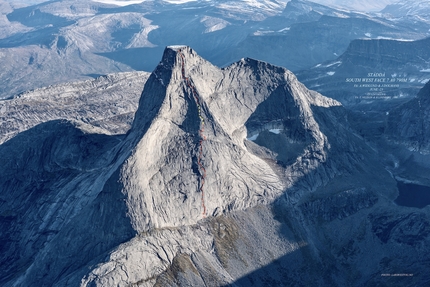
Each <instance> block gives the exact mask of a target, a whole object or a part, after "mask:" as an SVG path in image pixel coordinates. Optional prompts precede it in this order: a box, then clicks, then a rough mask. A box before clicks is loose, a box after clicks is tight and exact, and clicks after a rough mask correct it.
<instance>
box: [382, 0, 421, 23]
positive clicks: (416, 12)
mask: <svg viewBox="0 0 430 287" xmlns="http://www.w3.org/2000/svg"><path fill="white" fill-rule="evenodd" d="M381 12H382V13H386V14H390V15H391V16H392V17H396V18H403V17H415V18H416V19H419V20H421V21H428V15H430V3H429V2H428V1H423V0H418V1H416V0H414V1H411V0H403V1H397V2H395V3H392V4H390V5H387V7H385V8H384V9H383V10H382V11H381Z"/></svg>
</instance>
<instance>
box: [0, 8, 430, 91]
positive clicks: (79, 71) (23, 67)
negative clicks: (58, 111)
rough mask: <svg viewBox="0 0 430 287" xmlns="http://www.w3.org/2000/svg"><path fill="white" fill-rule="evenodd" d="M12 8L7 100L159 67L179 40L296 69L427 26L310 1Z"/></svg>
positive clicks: (413, 36) (418, 34) (415, 34)
mask: <svg viewBox="0 0 430 287" xmlns="http://www.w3.org/2000/svg"><path fill="white" fill-rule="evenodd" d="M405 5H409V4H407V3H405ZM14 7H15V6H12V5H10V2H6V1H4V0H3V1H2V2H0V12H1V15H0V16H1V17H0V26H1V27H3V28H4V29H1V31H0V64H1V66H2V67H3V69H2V71H1V72H0V81H1V82H2V83H3V85H2V86H1V88H0V98H8V97H11V96H13V95H16V94H18V93H21V92H24V91H26V90H29V89H34V88H38V87H43V86H46V85H50V84H55V83H60V82H65V81H70V80H76V79H86V78H88V77H92V76H97V75H100V74H108V73H115V72H121V71H132V70H144V71H152V70H153V69H154V68H155V66H156V64H157V59H158V58H159V57H160V56H161V54H162V52H163V49H164V47H165V46H167V45H170V44H172V43H184V44H188V45H191V46H193V47H195V49H196V50H198V51H199V52H200V53H201V55H203V56H204V57H206V58H208V59H209V60H210V61H212V62H213V63H215V64H217V65H219V66H225V65H227V64H229V63H231V62H234V61H236V60H238V59H240V58H242V57H252V58H256V59H259V60H264V61H269V62H271V63H274V64H277V65H280V66H285V67H287V68H289V69H290V70H293V71H298V70H302V69H307V68H311V67H312V66H315V65H317V64H319V63H322V62H325V61H328V60H334V59H336V58H337V57H338V56H339V55H341V54H342V53H344V52H345V51H346V49H347V47H348V45H349V43H350V42H351V41H352V40H354V39H359V38H378V37H383V38H391V39H408V40H417V39H422V38H425V37H427V36H429V33H430V32H429V29H430V23H429V22H428V21H427V20H426V18H425V17H424V18H422V19H421V18H419V17H415V16H414V17H412V18H411V17H397V16H396V17H394V16H390V17H391V18H387V17H385V16H384V15H383V14H369V13H367V14H366V13H363V12H360V13H358V12H352V11H346V10H344V9H337V8H329V7H326V6H323V5H320V4H316V3H312V2H309V1H304V0H293V1H290V2H288V3H287V4H285V3H283V2H276V1H263V2H261V1H260V2H252V1H221V2H220V1H194V2H189V3H182V4H172V3H168V2H164V1H145V2H143V3H141V4H135V5H129V6H124V7H119V6H115V5H109V4H103V3H98V2H89V1H83V0H82V1H70V0H63V1H60V0H57V1H49V2H44V3H41V4H35V5H31V6H26V7H22V8H14ZM396 7H397V8H396V9H397V10H398V11H400V10H401V9H400V8H399V6H396ZM402 7H403V6H402ZM387 9H388V7H387ZM390 9H391V10H390V11H392V10H393V9H392V8H390ZM397 10H396V11H397ZM420 11H421V10H420ZM387 13H388V12H387ZM399 13H400V12H399Z"/></svg>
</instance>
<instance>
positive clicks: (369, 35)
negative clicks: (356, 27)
mask: <svg viewBox="0 0 430 287" xmlns="http://www.w3.org/2000/svg"><path fill="white" fill-rule="evenodd" d="M364 36H366V37H369V38H370V37H372V34H370V33H365V34H364Z"/></svg>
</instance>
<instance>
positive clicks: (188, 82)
mask: <svg viewBox="0 0 430 287" xmlns="http://www.w3.org/2000/svg"><path fill="white" fill-rule="evenodd" d="M178 53H179V55H180V56H181V66H182V79H183V80H184V81H185V84H186V85H187V86H188V87H189V88H190V90H191V93H192V94H193V98H194V101H195V102H196V105H197V109H198V112H199V118H200V129H199V136H200V141H199V155H198V157H197V164H198V166H199V169H200V171H201V180H200V188H199V190H200V192H201V194H202V208H203V212H202V215H203V217H206V205H205V193H204V190H203V187H204V185H205V178H206V169H205V167H204V166H203V164H202V156H203V141H205V140H206V137H205V135H204V134H203V133H204V131H205V120H204V118H203V116H202V108H201V105H200V101H199V97H198V94H197V91H196V88H195V87H194V85H193V84H192V83H191V80H190V79H189V78H188V77H186V76H185V57H184V54H183V53H182V51H181V50H178Z"/></svg>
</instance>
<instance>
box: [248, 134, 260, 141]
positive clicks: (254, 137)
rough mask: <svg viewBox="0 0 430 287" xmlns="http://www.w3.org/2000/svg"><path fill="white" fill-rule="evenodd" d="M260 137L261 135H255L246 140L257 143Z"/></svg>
mask: <svg viewBox="0 0 430 287" xmlns="http://www.w3.org/2000/svg"><path fill="white" fill-rule="evenodd" d="M259 135H260V134H259V133H258V134H255V135H253V136H251V137H249V138H246V139H247V140H249V141H255V140H256V139H257V138H258V136H259Z"/></svg>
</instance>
